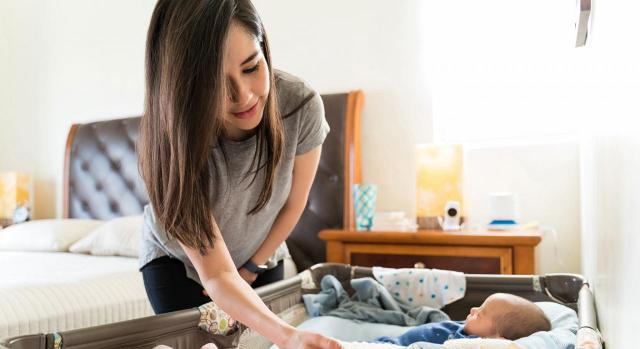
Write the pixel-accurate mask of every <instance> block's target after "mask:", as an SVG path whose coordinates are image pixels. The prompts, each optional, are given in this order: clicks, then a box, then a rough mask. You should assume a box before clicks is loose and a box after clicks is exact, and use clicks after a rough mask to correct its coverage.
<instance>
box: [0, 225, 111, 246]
mask: <svg viewBox="0 0 640 349" xmlns="http://www.w3.org/2000/svg"><path fill="white" fill-rule="evenodd" d="M102 223H103V222H102V221H99V220H94V219H42V220H35V221H30V222H25V223H20V224H15V225H12V226H9V227H7V228H4V229H2V230H0V250H11V251H44V252H60V251H67V250H68V249H69V246H70V245H71V244H73V243H74V242H76V241H78V240H79V239H81V238H82V237H84V236H86V235H87V234H88V233H89V232H90V231H92V230H93V229H95V228H97V227H98V226H99V225H101V224H102Z"/></svg>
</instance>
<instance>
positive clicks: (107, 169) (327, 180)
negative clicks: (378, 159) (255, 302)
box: [63, 91, 364, 270]
mask: <svg viewBox="0 0 640 349" xmlns="http://www.w3.org/2000/svg"><path fill="white" fill-rule="evenodd" d="M322 101H323V102H324V108H325V116H326V119H327V122H328V123H329V126H330V127H331V132H330V133H329V135H328V136H327V139H326V140H325V142H324V144H323V148H322V156H321V158H320V165H319V167H318V172H317V174H316V178H315V180H314V182H313V186H312V187H311V192H310V193H309V201H308V202H307V207H306V208H305V211H304V212H303V214H302V217H301V218H300V222H299V223H298V225H297V226H296V227H295V229H294V231H293V232H292V234H291V236H290V237H289V239H288V240H287V244H288V246H289V249H290V251H291V255H292V256H293V259H294V261H295V263H296V265H297V267H298V269H299V270H302V269H306V268H308V267H309V266H311V265H313V264H315V263H319V262H323V261H325V244H324V243H322V242H321V240H319V239H318V232H320V230H322V229H339V228H341V227H349V228H353V226H354V221H353V205H352V204H351V200H352V188H353V184H354V183H358V182H360V114H361V112H362V106H363V103H364V94H363V93H362V91H353V92H349V93H341V94H328V95H322ZM139 123H140V117H132V118H127V119H117V120H108V121H99V122H93V123H88V124H74V125H73V126H71V130H70V131H69V136H68V138H67V147H66V152H65V173H64V198H63V200H64V202H63V214H64V217H66V218H93V219H112V218H116V217H121V216H127V215H135V214H141V213H142V210H143V207H144V205H146V204H147V203H148V202H149V198H148V196H147V193H146V190H145V187H144V183H143V182H142V179H141V177H140V174H139V172H138V157H137V153H136V150H135V147H136V142H137V140H138V126H139Z"/></svg>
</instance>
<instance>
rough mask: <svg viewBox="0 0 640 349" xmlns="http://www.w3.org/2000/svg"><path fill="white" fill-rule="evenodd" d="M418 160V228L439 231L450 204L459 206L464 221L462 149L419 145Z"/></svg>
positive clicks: (454, 145) (458, 145)
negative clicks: (453, 203) (440, 218)
mask: <svg viewBox="0 0 640 349" xmlns="http://www.w3.org/2000/svg"><path fill="white" fill-rule="evenodd" d="M416 159H417V164H416V168H417V188H416V189H417V210H416V212H417V221H418V226H419V227H420V228H421V229H440V224H439V222H438V217H442V216H443V212H444V210H445V206H446V205H447V203H448V202H458V203H459V205H460V206H459V211H458V212H459V214H460V215H461V217H463V216H464V214H463V212H464V210H463V200H462V176H463V166H462V165H463V152H462V145H461V144H448V145H437V144H419V145H418V146H417V147H416Z"/></svg>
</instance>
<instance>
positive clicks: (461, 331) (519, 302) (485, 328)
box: [376, 293, 551, 346]
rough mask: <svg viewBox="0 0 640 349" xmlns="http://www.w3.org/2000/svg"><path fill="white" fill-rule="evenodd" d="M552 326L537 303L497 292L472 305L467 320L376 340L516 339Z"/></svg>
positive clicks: (403, 344)
mask: <svg viewBox="0 0 640 349" xmlns="http://www.w3.org/2000/svg"><path fill="white" fill-rule="evenodd" d="M550 329H551V324H550V322H549V319H547V317H546V316H545V315H544V312H543V311H542V309H540V308H539V307H538V306H537V305H535V304H533V303H532V302H530V301H528V300H526V299H524V298H522V297H518V296H514V295H512V294H506V293H495V294H492V295H491V296H489V297H488V298H487V299H486V300H485V301H484V303H482V305H481V306H480V307H477V308H471V311H470V312H469V315H467V319H466V320H465V321H460V322H457V321H443V322H434V323H430V324H425V325H420V326H416V327H415V328H412V329H410V330H409V331H407V332H405V333H404V334H403V335H401V336H400V337H397V338H391V337H380V338H378V339H376V342H384V343H393V344H397V345H402V346H407V345H410V344H412V343H415V342H430V343H438V344H443V343H444V342H445V341H447V340H449V339H458V338H475V337H481V338H503V339H509V340H516V339H518V338H523V337H527V336H529V335H531V334H533V333H535V332H539V331H549V330H550Z"/></svg>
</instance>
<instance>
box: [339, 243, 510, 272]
mask: <svg viewBox="0 0 640 349" xmlns="http://www.w3.org/2000/svg"><path fill="white" fill-rule="evenodd" d="M344 253H345V260H346V263H349V264H351V265H358V266H363V267H372V266H381V267H389V268H417V267H422V268H437V269H446V270H456V271H461V272H464V273H472V274H512V273H513V266H512V249H511V248H508V247H476V246H411V245H378V244H345V249H344Z"/></svg>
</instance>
